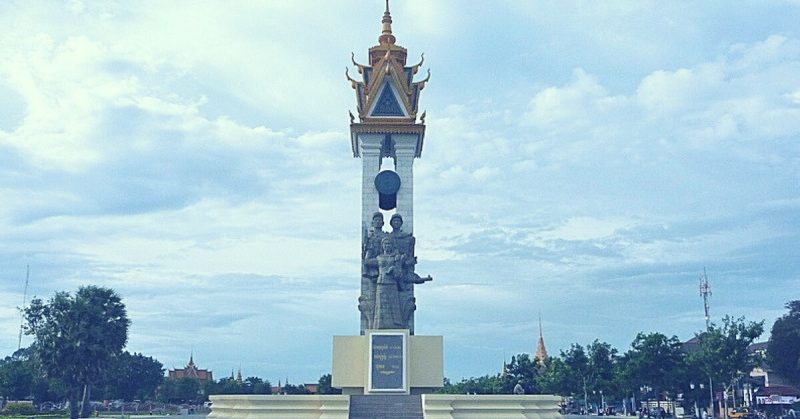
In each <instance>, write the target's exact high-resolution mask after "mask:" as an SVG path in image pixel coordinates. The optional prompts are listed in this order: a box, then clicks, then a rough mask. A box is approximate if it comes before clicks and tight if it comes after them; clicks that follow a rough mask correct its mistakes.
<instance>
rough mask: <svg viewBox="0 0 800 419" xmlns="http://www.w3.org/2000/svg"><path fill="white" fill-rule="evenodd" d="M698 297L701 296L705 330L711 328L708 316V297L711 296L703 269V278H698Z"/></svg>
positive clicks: (704, 269)
mask: <svg viewBox="0 0 800 419" xmlns="http://www.w3.org/2000/svg"><path fill="white" fill-rule="evenodd" d="M700 295H701V296H703V308H704V309H705V313H706V330H709V329H710V328H711V318H710V317H709V314H708V296H709V295H711V288H710V287H709V286H708V275H706V268H705V266H704V267H703V276H701V277H700Z"/></svg>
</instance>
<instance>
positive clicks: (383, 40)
mask: <svg viewBox="0 0 800 419" xmlns="http://www.w3.org/2000/svg"><path fill="white" fill-rule="evenodd" d="M381 23H382V24H383V30H382V31H381V36H379V37H378V43H379V44H381V45H383V44H390V45H393V44H394V42H395V40H396V39H395V37H394V35H392V15H391V14H390V13H389V0H386V11H384V12H383V19H382V20H381Z"/></svg>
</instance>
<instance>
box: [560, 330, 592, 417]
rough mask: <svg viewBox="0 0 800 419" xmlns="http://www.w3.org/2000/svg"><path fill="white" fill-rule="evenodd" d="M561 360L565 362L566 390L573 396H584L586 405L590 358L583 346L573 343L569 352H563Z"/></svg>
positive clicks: (564, 385)
mask: <svg viewBox="0 0 800 419" xmlns="http://www.w3.org/2000/svg"><path fill="white" fill-rule="evenodd" d="M561 358H562V359H563V360H564V366H565V367H566V368H565V370H566V371H565V375H564V379H565V380H564V383H563V384H562V385H563V387H564V389H565V390H566V391H567V392H568V394H571V395H573V396H575V395H580V396H583V399H584V405H586V398H587V389H586V379H587V376H588V375H589V357H588V356H587V355H586V351H584V350H583V346H581V345H579V344H577V343H573V344H572V346H571V347H570V348H569V350H567V352H564V351H561Z"/></svg>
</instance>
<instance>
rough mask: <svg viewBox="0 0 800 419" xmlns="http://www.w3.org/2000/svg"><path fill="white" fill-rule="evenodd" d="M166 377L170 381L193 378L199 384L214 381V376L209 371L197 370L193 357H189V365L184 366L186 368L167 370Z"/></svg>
mask: <svg viewBox="0 0 800 419" xmlns="http://www.w3.org/2000/svg"><path fill="white" fill-rule="evenodd" d="M168 377H169V378H170V379H172V380H178V379H181V378H184V377H189V378H195V379H197V380H198V381H200V383H201V384H202V383H205V382H206V381H214V376H213V375H212V373H211V371H209V370H203V369H200V368H197V365H195V364H194V355H190V356H189V363H188V364H186V368H175V369H174V370H169V375H168Z"/></svg>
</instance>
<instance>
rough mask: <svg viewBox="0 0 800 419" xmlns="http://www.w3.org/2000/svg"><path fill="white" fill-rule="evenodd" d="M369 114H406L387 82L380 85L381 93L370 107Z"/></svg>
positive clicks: (400, 115) (401, 115)
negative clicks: (370, 111)
mask: <svg viewBox="0 0 800 419" xmlns="http://www.w3.org/2000/svg"><path fill="white" fill-rule="evenodd" d="M371 116H399V117H403V116H406V115H405V112H403V107H402V106H401V105H400V103H399V102H398V101H397V97H396V96H395V94H394V92H393V91H392V87H391V86H390V85H389V82H386V83H384V84H383V87H381V93H380V95H378V100H377V102H376V103H375V106H374V107H373V108H372V114H371Z"/></svg>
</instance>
